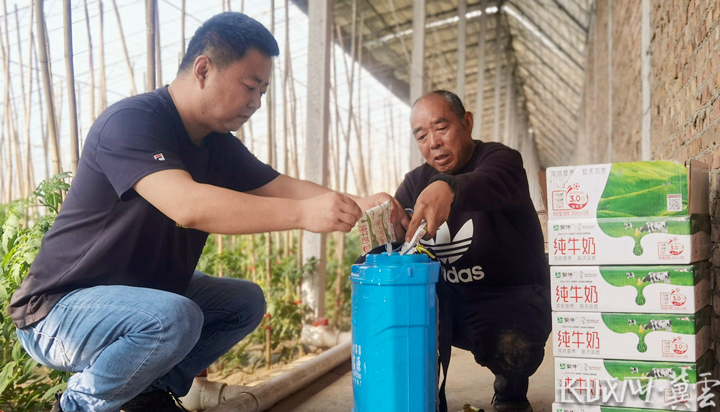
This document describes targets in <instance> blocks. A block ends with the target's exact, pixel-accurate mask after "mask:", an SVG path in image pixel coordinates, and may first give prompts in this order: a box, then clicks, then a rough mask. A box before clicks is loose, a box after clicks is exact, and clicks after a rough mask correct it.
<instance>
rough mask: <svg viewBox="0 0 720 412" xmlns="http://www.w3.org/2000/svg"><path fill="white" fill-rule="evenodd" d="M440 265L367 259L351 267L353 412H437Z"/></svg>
mask: <svg viewBox="0 0 720 412" xmlns="http://www.w3.org/2000/svg"><path fill="white" fill-rule="evenodd" d="M439 272H440V263H439V262H433V261H431V260H430V259H429V258H428V257H427V256H426V255H422V254H417V255H404V256H401V255H399V254H396V253H395V254H393V255H391V256H388V255H387V253H383V254H380V255H368V256H367V260H366V262H365V264H361V265H353V267H352V273H351V275H350V280H351V281H352V375H353V398H354V404H353V405H354V408H353V412H382V411H387V412H404V411H407V412H410V411H412V412H434V411H435V402H436V397H437V396H436V394H437V361H436V353H437V338H436V335H437V333H436V330H437V324H436V318H437V301H436V296H435V284H436V283H437V281H438V274H439Z"/></svg>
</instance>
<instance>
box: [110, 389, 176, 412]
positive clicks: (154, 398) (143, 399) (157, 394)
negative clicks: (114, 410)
mask: <svg viewBox="0 0 720 412" xmlns="http://www.w3.org/2000/svg"><path fill="white" fill-rule="evenodd" d="M179 403H180V401H179V400H178V398H176V397H175V395H173V394H172V393H170V392H166V391H161V390H157V391H152V392H147V393H141V394H140V395H138V396H136V397H134V398H133V399H131V400H129V401H127V402H126V403H125V404H124V405H123V406H122V408H121V409H122V411H123V412H187V409H185V408H183V407H182V406H180V405H179Z"/></svg>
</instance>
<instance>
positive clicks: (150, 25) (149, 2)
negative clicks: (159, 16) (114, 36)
mask: <svg viewBox="0 0 720 412" xmlns="http://www.w3.org/2000/svg"><path fill="white" fill-rule="evenodd" d="M113 2H115V0H113ZM155 7H157V4H156V3H155V0H145V29H146V33H145V34H146V36H145V39H146V41H147V72H146V73H145V74H146V76H147V77H146V85H145V91H146V92H151V91H153V90H155ZM116 10H117V9H116ZM118 21H120V20H119V18H118ZM123 42H124V40H123Z"/></svg>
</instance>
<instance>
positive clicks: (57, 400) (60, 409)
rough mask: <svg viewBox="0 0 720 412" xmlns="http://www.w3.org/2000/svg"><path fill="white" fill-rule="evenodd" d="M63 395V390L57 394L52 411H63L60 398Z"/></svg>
mask: <svg viewBox="0 0 720 412" xmlns="http://www.w3.org/2000/svg"><path fill="white" fill-rule="evenodd" d="M61 397H62V392H58V393H56V394H55V404H54V405H53V407H52V409H50V412H63V410H62V407H60V398H61Z"/></svg>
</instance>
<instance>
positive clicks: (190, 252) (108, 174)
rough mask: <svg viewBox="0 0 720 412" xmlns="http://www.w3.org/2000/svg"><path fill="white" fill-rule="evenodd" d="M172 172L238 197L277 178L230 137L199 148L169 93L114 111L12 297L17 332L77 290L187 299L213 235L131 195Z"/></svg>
mask: <svg viewBox="0 0 720 412" xmlns="http://www.w3.org/2000/svg"><path fill="white" fill-rule="evenodd" d="M167 169H182V170H186V171H187V172H188V173H189V174H190V175H191V176H192V178H193V179H194V180H195V181H196V182H198V183H206V184H211V185H214V186H219V187H224V188H227V189H231V190H235V191H241V192H246V191H249V190H253V189H256V188H259V187H261V186H264V185H265V184H267V183H269V182H270V181H272V180H273V179H275V178H276V177H277V176H278V173H277V172H276V171H275V170H273V169H272V168H271V167H270V166H268V165H266V164H264V163H262V162H260V161H259V160H258V159H257V158H256V157H255V156H254V155H252V154H251V153H250V152H249V151H248V150H247V148H246V147H245V146H244V145H243V144H242V142H240V140H238V139H237V138H236V137H234V136H233V135H231V134H219V133H211V134H210V135H208V136H206V137H205V139H204V140H203V147H198V146H196V145H195V144H193V143H192V141H191V140H190V137H189V136H188V134H187V132H186V131H185V128H184V126H183V123H182V120H181V118H180V115H179V113H178V111H177V109H176V108H175V104H174V103H173V101H172V98H171V97H170V94H169V93H168V90H167V88H166V87H163V88H160V89H157V90H155V91H153V92H151V93H146V94H142V95H138V96H134V97H130V98H127V99H124V100H122V101H120V102H118V103H116V104H114V105H112V106H111V107H109V108H108V109H107V110H106V111H105V112H103V113H102V114H101V115H100V117H98V119H97V120H96V121H95V123H94V124H93V126H92V127H91V129H90V131H89V133H88V136H87V139H86V141H85V146H84V148H83V153H82V156H81V158H80V162H79V164H78V170H77V175H76V177H75V178H74V180H73V183H72V186H71V188H70V190H69V191H68V194H67V198H66V200H65V202H64V203H63V205H62V209H61V211H60V213H59V214H58V216H57V219H56V220H55V224H54V225H53V227H52V228H51V229H50V231H48V233H47V234H46V235H45V237H44V238H43V241H42V244H41V247H40V251H39V253H38V255H37V257H36V259H35V261H34V262H33V264H32V266H31V267H30V273H29V274H28V276H27V277H26V278H25V280H24V281H23V283H22V284H21V285H20V287H19V288H18V290H17V291H16V292H15V294H14V295H13V297H12V300H11V304H10V315H11V317H12V319H13V321H14V322H15V325H16V326H17V327H19V328H23V327H25V326H27V325H31V324H33V323H35V322H37V321H39V320H41V319H42V318H43V317H45V316H46V315H47V314H48V313H49V312H50V310H51V309H52V308H53V306H54V305H55V304H56V303H57V302H58V301H59V300H60V299H61V298H62V297H63V296H65V295H66V294H67V293H69V292H71V291H73V290H76V289H80V288H87V287H92V286H97V285H127V286H139V287H146V288H154V289H160V290H165V291H169V292H174V293H179V294H182V293H184V291H185V290H186V288H187V286H188V284H189V283H190V279H191V277H192V274H193V272H194V270H195V267H196V265H197V262H198V260H199V258H200V255H201V253H202V250H203V246H204V245H205V241H206V239H207V236H208V234H207V233H205V232H202V231H199V230H195V229H188V228H185V227H182V226H180V225H178V224H176V223H175V222H174V221H173V220H172V219H170V218H169V217H167V216H165V215H164V214H162V213H161V212H160V211H159V210H158V209H156V208H155V207H154V206H152V205H151V204H150V203H148V202H147V201H146V200H145V199H143V198H142V197H140V196H139V195H138V194H137V192H135V190H134V189H133V186H134V185H135V183H137V182H138V180H140V179H141V178H143V177H145V176H147V175H149V174H151V173H154V172H158V171H161V170H167Z"/></svg>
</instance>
